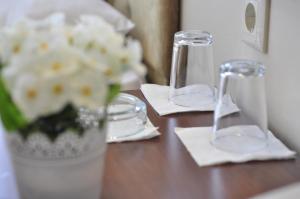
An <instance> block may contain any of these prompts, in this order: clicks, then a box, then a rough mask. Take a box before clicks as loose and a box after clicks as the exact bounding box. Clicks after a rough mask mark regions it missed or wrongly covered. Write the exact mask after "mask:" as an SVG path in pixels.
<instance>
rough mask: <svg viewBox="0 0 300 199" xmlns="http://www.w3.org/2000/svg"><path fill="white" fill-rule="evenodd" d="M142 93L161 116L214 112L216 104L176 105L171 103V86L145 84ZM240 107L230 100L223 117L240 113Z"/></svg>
mask: <svg viewBox="0 0 300 199" xmlns="http://www.w3.org/2000/svg"><path fill="white" fill-rule="evenodd" d="M141 91H142V93H143V94H144V96H145V98H146V99H147V100H148V102H149V103H150V104H151V106H152V107H153V108H154V110H155V111H156V112H157V113H158V114H159V115H160V116H162V115H168V114H172V113H181V112H193V111H213V110H214V108H215V103H214V101H213V100H212V102H211V103H209V104H206V105H202V106H197V107H195V108H194V107H184V106H179V105H176V104H174V103H172V102H170V101H169V99H168V98H169V86H161V85H156V84H143V85H142V86H141ZM238 111H239V109H238V107H237V106H236V105H235V104H234V103H233V102H232V101H231V100H230V101H229V103H227V106H226V107H224V106H223V109H222V112H221V116H224V115H228V114H231V113H234V112H238Z"/></svg>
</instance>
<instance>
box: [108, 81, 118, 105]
mask: <svg viewBox="0 0 300 199" xmlns="http://www.w3.org/2000/svg"><path fill="white" fill-rule="evenodd" d="M120 91H121V85H120V84H111V85H110V86H109V89H108V95H107V98H106V103H107V104H109V103H111V102H112V101H113V100H114V99H115V97H117V96H118V94H119V93H120Z"/></svg>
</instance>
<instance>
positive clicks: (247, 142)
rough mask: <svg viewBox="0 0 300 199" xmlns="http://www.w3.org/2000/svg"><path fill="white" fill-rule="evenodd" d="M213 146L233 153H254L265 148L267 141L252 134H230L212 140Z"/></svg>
mask: <svg viewBox="0 0 300 199" xmlns="http://www.w3.org/2000/svg"><path fill="white" fill-rule="evenodd" d="M212 144H213V146H214V147H216V148H218V149H221V150H223V151H227V152H231V153H242V154H245V153H253V152H257V151H260V150H262V149H264V148H265V147H266V146H267V142H266V140H264V139H260V138H256V137H251V136H237V135H229V136H224V137H220V138H218V139H216V140H214V141H213V142H212Z"/></svg>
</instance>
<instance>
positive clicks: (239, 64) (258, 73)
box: [220, 59, 266, 77]
mask: <svg viewBox="0 0 300 199" xmlns="http://www.w3.org/2000/svg"><path fill="white" fill-rule="evenodd" d="M265 70H266V69H265V66H264V65H263V64H262V63H261V62H258V61H255V60H250V59H233V60H228V61H226V62H223V63H222V64H221V66H220V73H221V75H222V74H227V75H228V74H230V75H238V76H243V77H250V76H252V77H262V76H264V75H265Z"/></svg>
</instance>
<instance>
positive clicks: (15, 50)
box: [13, 45, 21, 54]
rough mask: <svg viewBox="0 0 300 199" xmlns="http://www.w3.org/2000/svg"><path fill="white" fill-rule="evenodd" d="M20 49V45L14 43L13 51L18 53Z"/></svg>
mask: <svg viewBox="0 0 300 199" xmlns="http://www.w3.org/2000/svg"><path fill="white" fill-rule="evenodd" d="M20 51H21V46H20V45H16V46H14V47H13V53H14V54H18V53H19V52H20Z"/></svg>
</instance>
